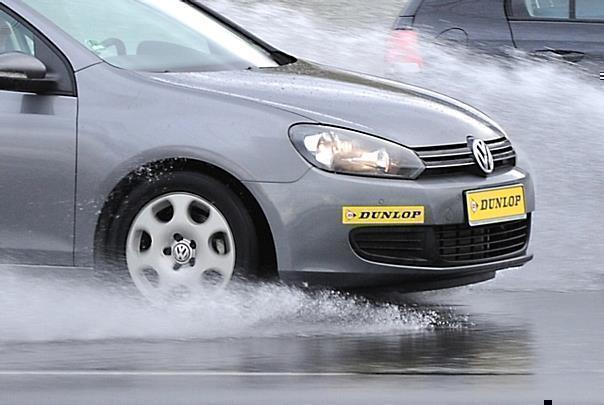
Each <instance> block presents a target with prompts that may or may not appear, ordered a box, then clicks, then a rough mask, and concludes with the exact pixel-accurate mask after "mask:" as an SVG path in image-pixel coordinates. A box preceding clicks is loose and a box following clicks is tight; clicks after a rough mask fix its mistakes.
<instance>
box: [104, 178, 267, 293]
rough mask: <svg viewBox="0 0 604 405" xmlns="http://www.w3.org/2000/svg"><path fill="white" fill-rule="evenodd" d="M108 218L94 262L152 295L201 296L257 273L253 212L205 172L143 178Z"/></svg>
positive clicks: (256, 242)
mask: <svg viewBox="0 0 604 405" xmlns="http://www.w3.org/2000/svg"><path fill="white" fill-rule="evenodd" d="M105 223H106V230H105V237H104V242H103V243H102V244H101V249H97V250H100V252H99V253H100V254H99V255H98V260H97V262H100V263H101V266H102V267H103V268H104V269H109V270H110V271H111V273H112V275H121V276H122V277H121V278H120V279H121V280H123V278H130V280H132V282H134V285H135V286H136V287H137V289H138V290H139V291H140V292H141V293H142V294H143V295H144V296H145V297H147V298H149V299H151V300H157V299H163V298H170V297H176V298H179V297H183V298H187V297H192V296H197V295H199V294H204V293H207V292H208V291H214V290H217V289H222V288H224V287H226V286H227V285H228V284H229V283H230V282H231V281H232V280H233V279H235V278H247V279H249V278H253V277H254V276H255V275H256V273H257V267H258V255H259V254H258V252H259V250H258V240H257V237H256V232H255V229H254V222H253V220H252V218H251V217H250V215H249V213H248V211H247V209H246V207H245V206H244V203H243V202H242V201H241V199H240V198H239V197H238V195H237V194H236V193H235V192H233V191H232V190H231V189H230V188H229V187H228V186H227V185H225V184H223V183H221V182H220V181H218V180H216V179H214V178H212V177H209V176H206V175H202V174H198V173H192V172H174V173H165V174H161V175H159V176H158V177H154V178H153V180H152V181H144V182H140V183H139V184H137V185H136V186H134V188H133V189H132V190H131V191H130V192H129V193H127V195H126V196H125V197H124V198H123V199H122V201H121V202H120V204H119V206H118V209H117V214H114V215H113V216H112V218H107V219H106V222H105ZM124 276H125V277H124Z"/></svg>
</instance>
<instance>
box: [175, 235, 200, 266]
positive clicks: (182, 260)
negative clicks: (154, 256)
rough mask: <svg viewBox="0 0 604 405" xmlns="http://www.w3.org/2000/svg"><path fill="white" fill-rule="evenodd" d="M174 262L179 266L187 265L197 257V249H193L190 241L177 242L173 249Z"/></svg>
mask: <svg viewBox="0 0 604 405" xmlns="http://www.w3.org/2000/svg"><path fill="white" fill-rule="evenodd" d="M172 253H173V257H174V261H175V262H176V263H178V264H186V263H189V262H190V261H191V259H193V258H194V257H195V249H193V248H192V247H191V243H190V241H185V240H183V241H181V242H177V243H175V244H174V245H173V247H172Z"/></svg>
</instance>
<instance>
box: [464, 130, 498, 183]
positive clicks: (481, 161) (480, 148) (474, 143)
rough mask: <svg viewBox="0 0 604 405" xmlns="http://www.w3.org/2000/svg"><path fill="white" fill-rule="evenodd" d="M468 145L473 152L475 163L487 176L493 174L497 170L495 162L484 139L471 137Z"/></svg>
mask: <svg viewBox="0 0 604 405" xmlns="http://www.w3.org/2000/svg"><path fill="white" fill-rule="evenodd" d="M468 145H469V147H470V149H471V150H472V155H473V156H474V161H475V162H476V164H477V165H478V167H480V169H481V170H482V171H483V172H484V173H485V174H491V173H493V170H495V161H494V159H493V154H492V153H491V150H490V149H489V146H488V145H487V143H486V142H485V141H483V140H482V139H477V138H474V137H473V136H469V137H468Z"/></svg>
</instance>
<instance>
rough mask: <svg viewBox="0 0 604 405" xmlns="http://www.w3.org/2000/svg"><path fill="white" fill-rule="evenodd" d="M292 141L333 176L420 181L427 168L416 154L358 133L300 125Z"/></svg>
mask: <svg viewBox="0 0 604 405" xmlns="http://www.w3.org/2000/svg"><path fill="white" fill-rule="evenodd" d="M290 138H291V140H292V142H293V144H294V146H295V147H296V149H297V150H298V152H300V154H301V155H302V156H303V157H304V158H305V159H306V160H308V162H310V163H311V164H312V165H313V166H315V167H318V168H319V169H323V170H327V171H329V172H333V173H341V174H353V175H361V176H377V177H393V178H400V179H416V178H417V177H418V176H419V175H420V174H422V172H423V171H424V169H425V166H424V163H423V162H422V161H421V159H420V158H419V157H418V156H417V155H416V154H415V152H413V151H411V150H409V149H407V148H405V147H403V146H401V145H398V144H396V143H393V142H389V141H386V140H384V139H380V138H377V137H375V136H371V135H366V134H362V133H360V132H356V131H351V130H346V129H341V128H335V127H328V126H322V125H305V124H300V125H295V126H293V127H292V128H291V130H290Z"/></svg>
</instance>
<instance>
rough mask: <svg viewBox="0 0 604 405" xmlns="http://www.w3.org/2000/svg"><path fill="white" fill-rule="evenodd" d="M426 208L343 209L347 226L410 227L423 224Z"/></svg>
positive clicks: (343, 216) (343, 221)
mask: <svg viewBox="0 0 604 405" xmlns="http://www.w3.org/2000/svg"><path fill="white" fill-rule="evenodd" d="M425 211H426V210H425V208H424V207H421V206H417V207H380V206H378V207H343V208H342V223H343V224H345V225H410V224H423V223H424V221H425Z"/></svg>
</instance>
